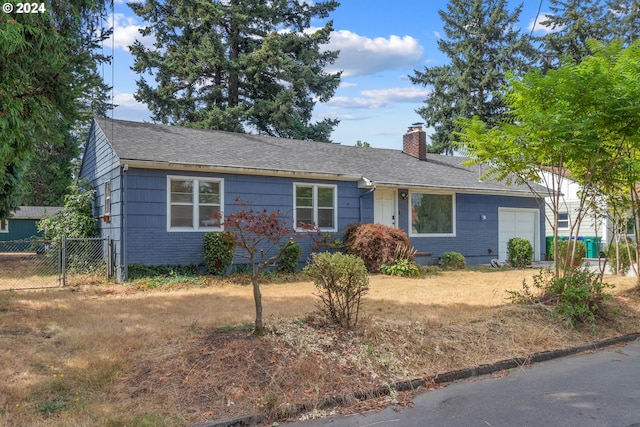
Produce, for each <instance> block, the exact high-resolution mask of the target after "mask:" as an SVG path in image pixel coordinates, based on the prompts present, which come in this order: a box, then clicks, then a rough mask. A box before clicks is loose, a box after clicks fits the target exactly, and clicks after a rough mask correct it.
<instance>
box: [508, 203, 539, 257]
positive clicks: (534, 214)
mask: <svg viewBox="0 0 640 427" xmlns="http://www.w3.org/2000/svg"><path fill="white" fill-rule="evenodd" d="M538 218H540V211H539V210H538V209H515V208H499V209H498V256H499V259H500V261H506V260H507V242H508V241H509V239H512V238H513V237H523V238H525V239H527V240H529V241H530V242H531V245H532V246H533V260H534V261H539V260H540V248H539V242H540V221H539V220H538Z"/></svg>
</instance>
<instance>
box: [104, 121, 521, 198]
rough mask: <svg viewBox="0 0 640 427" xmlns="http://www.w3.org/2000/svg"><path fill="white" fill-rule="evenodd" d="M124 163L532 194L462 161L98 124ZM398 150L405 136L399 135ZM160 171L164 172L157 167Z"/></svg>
mask: <svg viewBox="0 0 640 427" xmlns="http://www.w3.org/2000/svg"><path fill="white" fill-rule="evenodd" d="M96 122H97V123H98V124H99V126H100V128H101V129H102V131H103V132H104V133H105V135H106V136H107V138H108V139H109V141H110V143H111V145H112V146H113V148H114V149H115V151H116V154H117V156H118V157H119V158H120V160H121V161H122V162H126V161H141V162H154V163H161V164H169V163H171V164H172V165H185V166H210V167H223V168H246V169H254V170H256V173H260V172H293V173H300V174H310V175H311V174H330V175H334V176H336V177H342V178H345V177H349V178H351V179H357V178H361V177H365V178H367V179H369V180H371V181H372V182H373V183H374V184H377V185H397V186H402V187H432V188H453V189H466V190H473V191H488V192H512V193H513V192H515V193H523V195H524V193H529V190H528V189H527V187H526V186H508V185H506V184H504V183H501V182H492V181H488V182H486V181H480V180H479V179H478V177H479V175H480V173H479V171H478V169H477V168H476V167H467V166H463V165H462V163H463V162H464V161H465V160H466V159H465V158H463V157H455V156H443V155H437V154H428V155H427V160H426V161H421V160H418V159H416V158H415V157H412V156H410V155H408V154H405V153H403V152H402V151H401V150H391V149H381V148H362V147H353V146H347V145H340V144H331V143H322V142H314V141H300V140H293V139H284V138H273V137H266V136H257V135H249V134H239V133H230V132H222V131H211V130H200V129H191V128H182V127H176V126H165V125H158V124H150V123H140V122H130V121H124V120H112V119H105V118H99V119H96ZM398 140H399V142H398V145H399V146H401V145H402V136H401V135H398ZM158 167H161V165H159V166H158Z"/></svg>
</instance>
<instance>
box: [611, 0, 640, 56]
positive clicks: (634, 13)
mask: <svg viewBox="0 0 640 427" xmlns="http://www.w3.org/2000/svg"><path fill="white" fill-rule="evenodd" d="M608 5H609V14H610V16H611V17H612V18H613V19H612V25H611V26H610V28H611V30H612V31H613V36H614V37H615V38H617V39H620V40H621V41H622V43H623V45H624V46H628V45H630V44H631V43H633V42H634V41H636V40H638V38H640V1H639V0H609V2H608Z"/></svg>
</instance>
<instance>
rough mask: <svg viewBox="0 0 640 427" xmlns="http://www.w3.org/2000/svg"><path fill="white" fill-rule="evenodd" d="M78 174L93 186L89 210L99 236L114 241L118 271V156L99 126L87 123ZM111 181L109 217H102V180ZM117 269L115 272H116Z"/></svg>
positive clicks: (121, 253) (121, 249)
mask: <svg viewBox="0 0 640 427" xmlns="http://www.w3.org/2000/svg"><path fill="white" fill-rule="evenodd" d="M80 177H81V178H84V179H86V180H87V181H88V182H89V184H90V185H91V187H92V188H94V190H95V198H94V203H93V212H94V216H95V217H96V220H97V221H98V226H99V230H100V236H101V237H103V238H110V239H112V240H113V241H114V249H115V254H114V255H115V263H116V267H117V268H118V270H119V271H120V270H121V269H122V267H123V265H124V264H125V262H126V261H125V258H124V247H123V242H122V219H123V218H122V210H123V202H124V201H123V200H122V197H121V194H122V186H123V182H122V170H121V168H120V159H119V158H118V156H117V155H116V154H115V151H114V150H113V147H112V146H111V144H110V143H109V141H108V140H107V137H106V136H105V134H104V133H103V132H102V130H101V129H100V128H99V127H98V126H95V124H94V125H93V126H92V127H91V131H90V133H89V137H88V138H87V142H86V145H85V151H84V154H83V158H82V166H81V168H80ZM108 180H109V181H111V215H110V218H109V221H108V222H107V221H105V220H104V219H102V216H103V215H104V214H105V206H104V201H105V194H104V184H105V182H106V181H108ZM119 271H118V273H117V274H118V276H120V272H119Z"/></svg>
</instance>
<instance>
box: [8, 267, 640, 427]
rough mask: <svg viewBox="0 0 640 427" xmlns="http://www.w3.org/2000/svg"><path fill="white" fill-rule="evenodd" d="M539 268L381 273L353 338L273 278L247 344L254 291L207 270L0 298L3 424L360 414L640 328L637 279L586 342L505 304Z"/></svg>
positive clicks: (309, 298)
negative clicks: (447, 378)
mask: <svg viewBox="0 0 640 427" xmlns="http://www.w3.org/2000/svg"><path fill="white" fill-rule="evenodd" d="M535 273H537V271H534V270H533V269H526V270H504V271H482V272H477V271H468V270H467V271H456V272H451V271H443V272H440V273H439V274H437V275H425V276H422V277H418V278H402V277H394V276H385V275H373V276H370V287H371V289H370V292H369V293H368V294H367V295H366V296H365V297H364V298H363V305H362V318H361V320H360V322H359V327H358V328H357V329H355V330H348V331H346V330H343V329H340V328H336V327H335V326H333V325H331V324H330V323H327V322H326V320H325V319H324V318H323V317H322V316H320V315H318V314H316V305H317V303H318V298H317V297H315V296H314V293H315V288H314V286H313V283H312V282H311V281H310V280H308V279H307V278H306V277H303V276H298V277H300V278H303V280H301V281H297V282H292V283H288V282H287V281H286V280H288V279H282V281H280V278H276V279H274V281H273V282H270V283H268V284H266V285H265V286H263V287H262V293H263V306H264V310H265V312H264V316H265V323H266V326H267V335H266V336H265V337H262V338H256V337H254V336H253V335H252V334H251V330H252V326H251V325H252V322H253V320H254V315H255V313H254V305H253V294H252V291H251V288H250V287H248V286H245V285H244V284H238V283H234V282H233V281H230V280H220V279H218V280H213V279H212V278H210V277H208V276H191V275H185V277H184V278H178V277H179V275H177V274H176V275H175V276H173V277H170V279H171V281H170V280H167V281H165V282H164V285H162V286H159V287H157V288H154V292H148V291H146V290H147V288H138V287H137V286H138V285H137V284H132V285H113V284H111V285H91V286H77V287H73V288H59V289H49V290H33V291H21V292H11V293H7V294H0V324H2V325H3V326H2V328H0V352H1V355H2V357H1V358H0V370H1V371H2V378H3V381H2V382H0V424H2V425H29V426H47V427H49V426H53V427H62V426H69V425H107V426H124V425H127V426H151V425H153V426H188V425H194V424H198V423H203V422H205V421H210V420H214V419H220V418H230V417H234V416H238V415H241V414H247V413H257V412H263V413H268V414H270V415H271V416H272V417H273V418H272V420H275V419H277V418H278V417H283V416H286V414H288V413H290V412H291V410H293V408H295V407H296V405H299V404H304V405H306V406H307V407H308V408H319V406H320V405H321V404H322V403H323V402H324V401H326V400H327V399H334V400H336V401H340V402H342V404H343V405H347V406H348V405H355V406H354V408H357V409H359V410H364V409H367V406H366V405H367V403H366V402H362V401H360V400H358V399H355V398H354V397H353V393H354V392H365V391H367V390H373V389H376V388H379V387H384V386H387V385H389V384H391V383H394V382H397V381H402V380H405V379H413V378H424V377H428V376H430V375H435V374H438V373H443V372H446V371H449V370H455V369H463V368H466V367H471V366H475V365H477V364H484V363H491V362H492V361H496V360H501V359H508V358H513V357H520V356H526V355H528V354H531V353H534V352H538V351H546V350H551V349H555V348H562V347H566V346H573V345H578V344H583V343H586V342H591V341H595V340H600V339H604V338H608V337H612V336H618V335H622V334H626V333H631V332H638V331H640V315H639V313H640V293H638V292H636V291H631V289H635V288H634V280H635V279H634V278H624V277H612V278H611V282H613V283H614V284H616V286H617V287H616V288H615V289H614V290H613V292H612V293H613V298H612V299H611V300H609V301H605V302H603V303H602V304H603V313H611V312H612V311H617V313H618V314H617V315H615V316H604V315H603V316H602V317H598V318H596V330H595V332H592V331H591V330H590V329H589V328H582V329H578V330H574V329H571V328H566V327H565V326H564V324H563V323H562V322H561V321H559V320H558V319H554V318H553V317H550V316H548V314H547V313H546V312H544V311H543V310H540V309H536V308H535V307H529V306H517V305H513V304H510V303H509V300H508V294H507V292H506V291H507V290H509V289H511V290H513V289H517V288H519V287H520V286H521V284H522V281H523V279H527V280H529V281H530V280H531V277H532V275H533V274H535ZM193 277H200V278H202V279H204V280H206V284H204V282H203V284H202V285H199V284H192V283H191V282H189V281H188V280H190V278H193ZM187 278H189V279H188V280H187ZM165 279H167V278H165ZM141 280H142V279H141ZM182 280H187V282H186V283H185V282H182V283H181V281H182ZM143 290H144V291H143ZM54 365H55V366H54ZM51 366H54V368H52V367H51ZM54 374H55V375H56V376H55V377H54ZM76 393H78V394H76ZM76 398H77V399H79V400H76ZM394 398H397V399H402V395H401V394H400V393H399V394H398V395H397V396H395V397H394ZM382 403H384V402H382ZM378 404H380V402H379V403H378ZM344 410H347V409H344Z"/></svg>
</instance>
